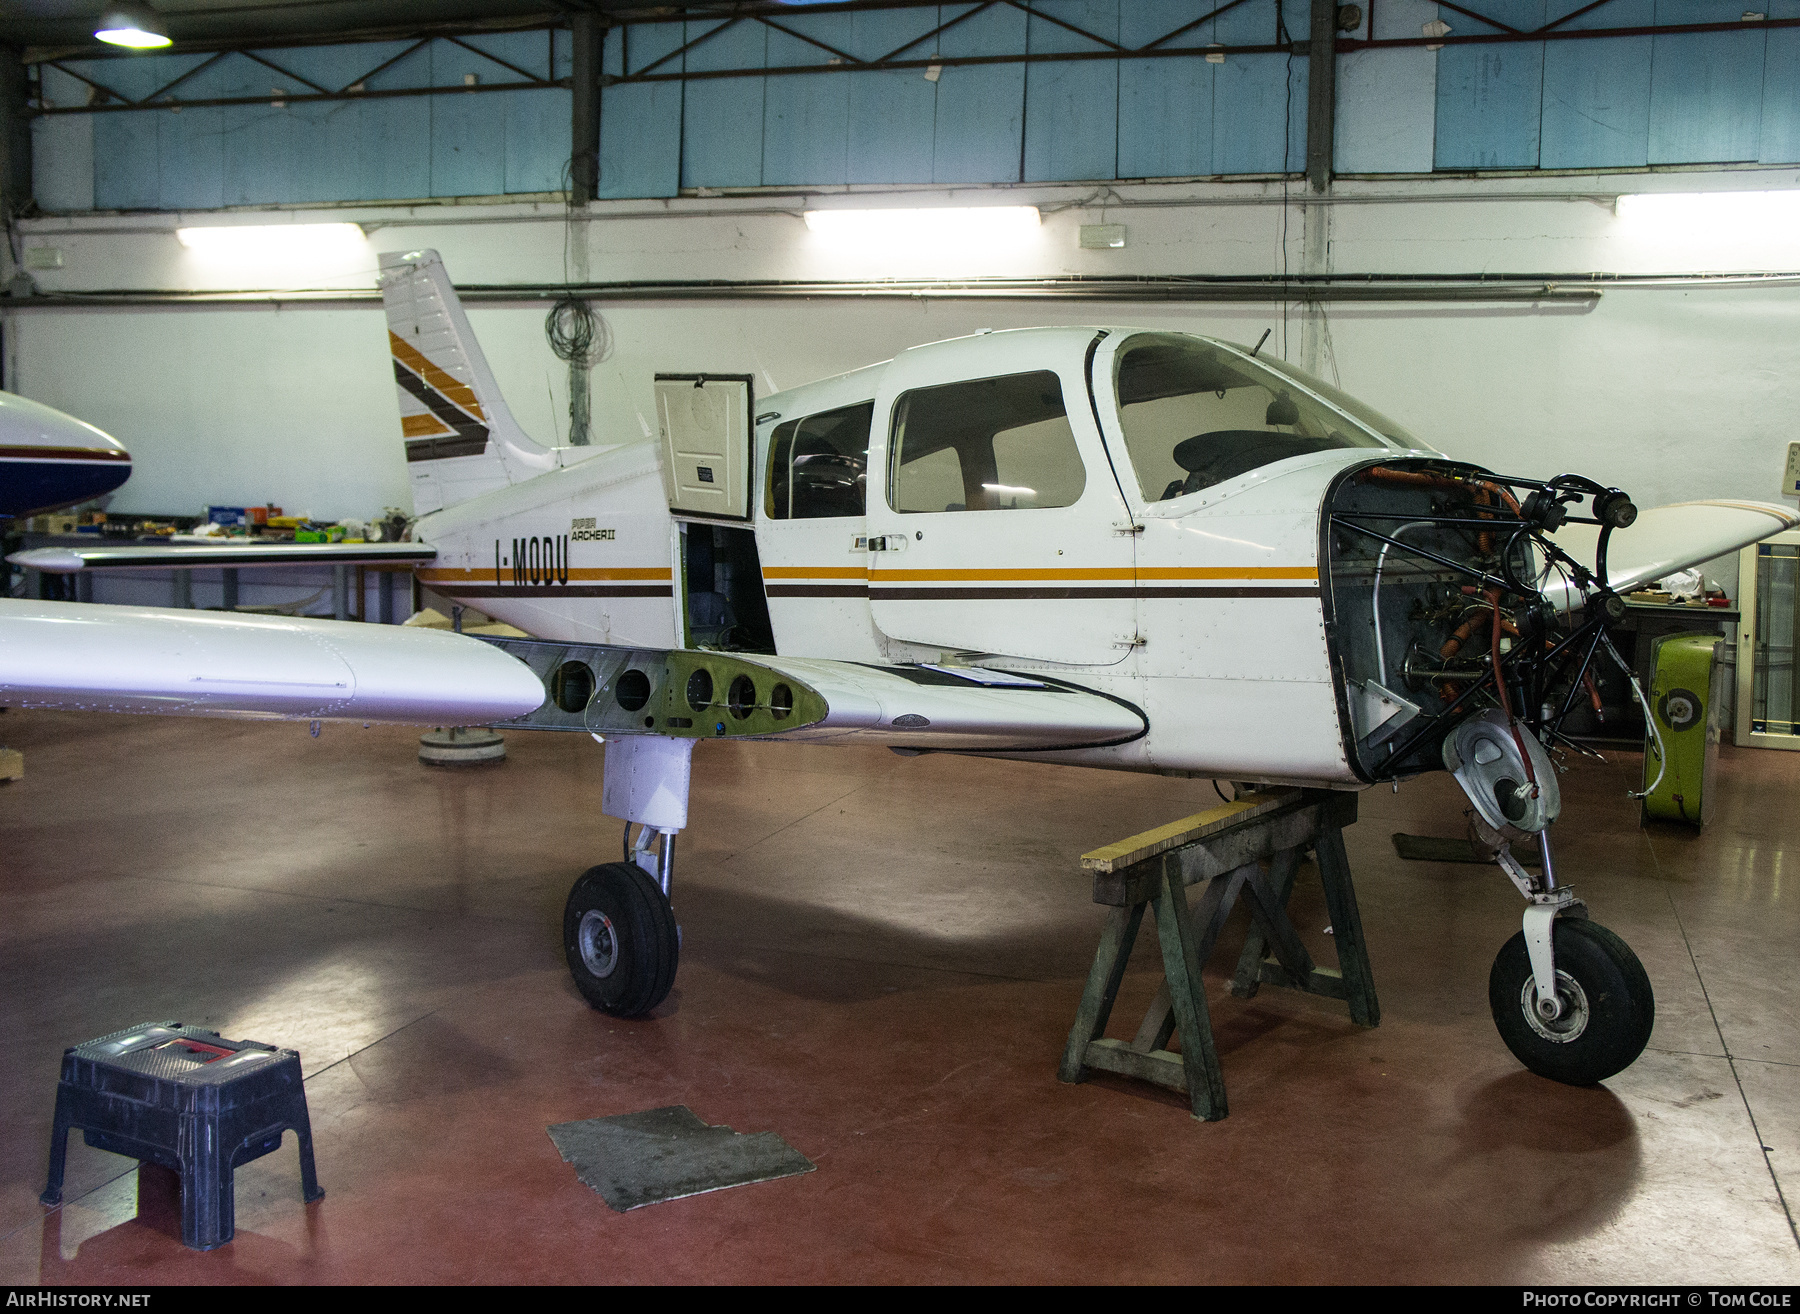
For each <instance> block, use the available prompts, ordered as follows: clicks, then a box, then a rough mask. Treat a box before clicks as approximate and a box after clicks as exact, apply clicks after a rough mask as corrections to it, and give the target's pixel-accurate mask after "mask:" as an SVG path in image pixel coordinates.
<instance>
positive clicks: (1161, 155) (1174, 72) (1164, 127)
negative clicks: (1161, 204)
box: [1119, 0, 1800, 178]
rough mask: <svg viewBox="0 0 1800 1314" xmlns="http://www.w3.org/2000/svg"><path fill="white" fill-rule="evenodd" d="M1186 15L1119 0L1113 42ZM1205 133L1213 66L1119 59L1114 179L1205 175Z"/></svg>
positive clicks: (1191, 37) (1189, 8) (1139, 38)
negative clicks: (1122, 2) (1117, 26)
mask: <svg viewBox="0 0 1800 1314" xmlns="http://www.w3.org/2000/svg"><path fill="white" fill-rule="evenodd" d="M1797 3H1800V0H1797ZM1193 17H1194V6H1193V5H1192V4H1190V3H1188V0H1127V3H1125V4H1123V5H1122V6H1121V7H1120V11H1119V41H1120V43H1121V44H1122V45H1125V46H1129V47H1130V48H1132V49H1134V50H1136V49H1141V48H1142V47H1143V46H1145V45H1148V44H1149V43H1150V42H1152V41H1155V40H1156V39H1157V38H1158V37H1160V36H1163V35H1165V34H1166V33H1169V32H1173V31H1174V30H1175V29H1176V28H1178V27H1180V26H1181V25H1182V24H1183V23H1186V22H1189V21H1191V20H1192V19H1193ZM1213 40H1214V37H1213V25H1212V24H1211V23H1204V24H1202V25H1201V26H1199V27H1197V28H1194V29H1193V30H1191V31H1189V32H1187V33H1184V34H1183V35H1182V36H1180V37H1177V38H1176V39H1175V40H1174V41H1172V42H1170V43H1169V45H1170V46H1171V47H1172V48H1180V47H1190V46H1204V45H1207V44H1208V43H1210V42H1211V41H1213ZM1212 136H1213V65H1211V64H1208V63H1207V62H1206V61H1205V60H1204V59H1202V58H1201V57H1200V56H1198V55H1195V56H1194V57H1193V58H1191V59H1126V60H1121V61H1120V63H1119V177H1121V178H1183V177H1194V176H1197V175H1204V174H1210V173H1212V172H1213V160H1212Z"/></svg>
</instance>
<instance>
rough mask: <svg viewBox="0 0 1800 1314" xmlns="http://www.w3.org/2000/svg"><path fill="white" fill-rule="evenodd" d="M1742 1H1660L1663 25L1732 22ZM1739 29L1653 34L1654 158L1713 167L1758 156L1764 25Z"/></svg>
mask: <svg viewBox="0 0 1800 1314" xmlns="http://www.w3.org/2000/svg"><path fill="white" fill-rule="evenodd" d="M1745 7H1746V6H1745V3H1744V2H1743V0H1657V6H1656V18H1657V21H1658V22H1661V23H1731V22H1737V21H1738V20H1739V18H1740V16H1741V15H1742V14H1743V12H1744V10H1745ZM1743 28H1744V30H1743V31H1741V32H1687V33H1680V34H1677V35H1674V36H1658V37H1655V38H1653V41H1654V43H1655V54H1654V55H1653V56H1652V66H1651V74H1650V163H1652V164H1712V163H1719V162H1724V161H1732V160H1754V159H1756V158H1757V156H1758V155H1759V154H1760V141H1759V139H1760V137H1761V135H1762V132H1761V127H1762V102H1763V46H1764V37H1765V35H1766V33H1765V30H1764V28H1763V26H1762V24H1760V23H1744V24H1743Z"/></svg>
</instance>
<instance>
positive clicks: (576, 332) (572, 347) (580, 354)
mask: <svg viewBox="0 0 1800 1314" xmlns="http://www.w3.org/2000/svg"><path fill="white" fill-rule="evenodd" d="M544 336H545V337H546V338H548V339H549V340H550V350H551V351H553V352H555V353H556V358H557V359H558V360H563V361H567V362H568V363H569V445H570V446H571V447H586V446H587V445H588V442H589V417H590V415H591V414H592V406H591V403H590V401H589V396H588V372H589V371H590V370H592V369H593V368H594V366H596V365H598V364H599V363H600V362H601V361H603V360H605V359H606V358H607V357H608V356H610V355H612V348H613V339H612V328H611V326H609V325H608V324H607V322H606V320H605V319H604V318H603V317H601V316H599V315H596V314H595V313H594V310H593V307H591V306H589V305H588V303H587V302H585V301H583V300H582V299H581V298H580V297H577V296H573V295H571V296H565V297H563V298H561V299H560V300H558V301H557V303H556V304H555V305H553V306H551V307H550V313H549V314H548V315H545V316H544Z"/></svg>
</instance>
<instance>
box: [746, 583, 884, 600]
mask: <svg viewBox="0 0 1800 1314" xmlns="http://www.w3.org/2000/svg"><path fill="white" fill-rule="evenodd" d="M764 591H765V592H766V593H767V594H768V595H769V596H770V597H771V598H866V597H868V596H869V586H868V585H867V584H768V585H765V586H764Z"/></svg>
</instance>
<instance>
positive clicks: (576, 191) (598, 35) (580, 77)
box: [569, 13, 606, 205]
mask: <svg viewBox="0 0 1800 1314" xmlns="http://www.w3.org/2000/svg"><path fill="white" fill-rule="evenodd" d="M605 32H606V29H605V28H603V27H602V26H601V25H600V16H599V15H598V14H595V13H579V14H575V15H574V16H573V17H571V18H570V19H569V34H570V36H571V37H572V38H573V41H572V44H573V47H574V48H573V51H572V54H573V57H574V58H573V66H572V67H571V68H570V70H569V73H570V78H569V80H570V84H571V90H573V92H574V95H573V96H572V97H571V112H570V119H569V204H571V205H586V204H587V203H588V202H589V201H591V200H593V199H594V197H595V196H596V195H597V194H598V189H599V185H600V45H601V39H602V37H604V36H605Z"/></svg>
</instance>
